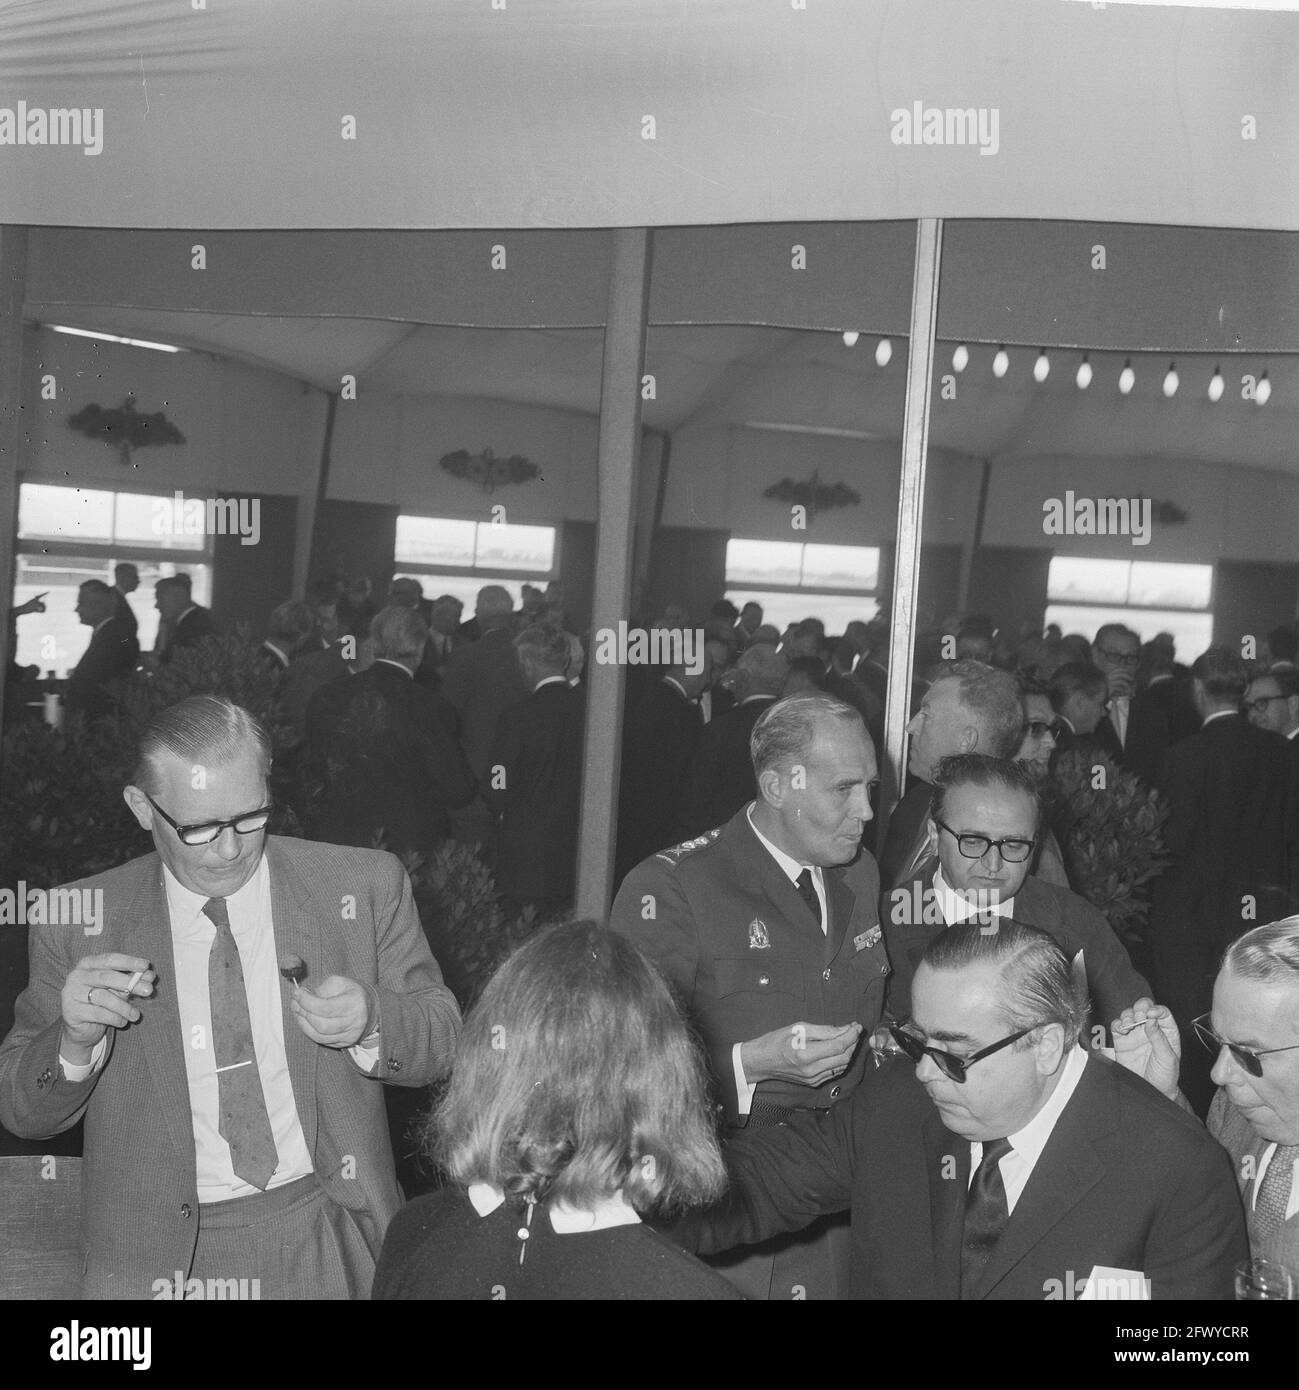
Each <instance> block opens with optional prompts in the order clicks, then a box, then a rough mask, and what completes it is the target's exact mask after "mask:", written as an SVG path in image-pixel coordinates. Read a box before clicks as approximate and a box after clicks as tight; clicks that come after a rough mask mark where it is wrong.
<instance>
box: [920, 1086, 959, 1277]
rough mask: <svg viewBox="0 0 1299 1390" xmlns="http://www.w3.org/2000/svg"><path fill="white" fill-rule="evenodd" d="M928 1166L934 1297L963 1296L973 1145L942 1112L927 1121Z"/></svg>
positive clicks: (926, 1153)
mask: <svg viewBox="0 0 1299 1390" xmlns="http://www.w3.org/2000/svg"><path fill="white" fill-rule="evenodd" d="M924 1144H925V1169H926V1171H927V1173H928V1176H929V1223H930V1232H931V1235H930V1243H931V1246H932V1248H933V1252H934V1297H935V1298H941V1299H958V1298H960V1296H961V1238H962V1236H963V1235H964V1227H965V1193H966V1190H967V1189H968V1187H969V1185H970V1145H969V1142H968V1141H967V1140H965V1139H962V1138H960V1137H959V1136H958V1135H955V1134H953V1133H952V1132H951V1130H949V1129H948V1128H947V1127H946V1126H945V1125H944V1124H943V1122H942V1120H941V1119H940V1118H939V1115H938V1112H937V1111H934V1112H933V1113H932V1114H930V1115H928V1116H926V1118H925V1122H924Z"/></svg>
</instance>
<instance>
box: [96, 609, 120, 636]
mask: <svg viewBox="0 0 1299 1390" xmlns="http://www.w3.org/2000/svg"><path fill="white" fill-rule="evenodd" d="M116 616H117V614H115V613H110V614H109V615H108V617H106V618H101V619H100V620H99V621H98V622H97V623H96V624H95V626H94V629H93V630H92V632H91V636H92V637H93V636H94V634H95V633H96V632H98V631H99V629H100V628H101V627H103V626H104V624H105V623H111V622H112V621H113V619H114V618H115V617H116Z"/></svg>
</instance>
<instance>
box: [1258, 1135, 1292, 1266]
mask: <svg viewBox="0 0 1299 1390" xmlns="http://www.w3.org/2000/svg"><path fill="white" fill-rule="evenodd" d="M1297 1155H1299V1144H1278V1145H1277V1147H1276V1148H1275V1149H1274V1150H1273V1151H1272V1159H1271V1161H1270V1162H1269V1163H1268V1165H1267V1172H1266V1173H1264V1174H1263V1181H1262V1182H1261V1183H1259V1186H1258V1195H1257V1197H1256V1198H1255V1200H1254V1211H1253V1214H1252V1218H1251V1221H1250V1232H1249V1237H1250V1246H1251V1248H1253V1249H1254V1250H1255V1252H1256V1253H1257V1250H1258V1249H1259V1248H1260V1247H1261V1246H1262V1245H1263V1243H1264V1242H1265V1241H1268V1240H1270V1239H1271V1238H1272V1236H1274V1235H1275V1234H1276V1233H1277V1232H1278V1231H1279V1230H1280V1229H1281V1227H1282V1225H1283V1224H1284V1222H1285V1209H1286V1207H1287V1206H1289V1204H1290V1185H1291V1183H1292V1182H1293V1180H1294V1164H1295V1157H1296V1156H1297Z"/></svg>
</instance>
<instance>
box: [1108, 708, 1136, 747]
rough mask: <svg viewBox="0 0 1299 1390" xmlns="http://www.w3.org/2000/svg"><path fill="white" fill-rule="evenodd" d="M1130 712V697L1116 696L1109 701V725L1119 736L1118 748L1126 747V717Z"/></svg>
mask: <svg viewBox="0 0 1299 1390" xmlns="http://www.w3.org/2000/svg"><path fill="white" fill-rule="evenodd" d="M1131 712H1132V697H1131V696H1130V695H1116V696H1115V697H1114V698H1113V699H1112V700H1111V701H1110V724H1111V725H1112V726H1113V728H1114V732H1115V733H1116V734H1117V735H1118V736H1119V747H1120V748H1126V747H1127V746H1128V715H1129V714H1130V713H1131Z"/></svg>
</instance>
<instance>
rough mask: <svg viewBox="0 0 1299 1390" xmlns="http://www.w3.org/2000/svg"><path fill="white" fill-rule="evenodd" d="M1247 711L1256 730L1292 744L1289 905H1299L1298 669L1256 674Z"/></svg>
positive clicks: (1274, 669) (1282, 668)
mask: <svg viewBox="0 0 1299 1390" xmlns="http://www.w3.org/2000/svg"><path fill="white" fill-rule="evenodd" d="M1245 713H1246V715H1247V716H1248V718H1249V722H1250V723H1251V724H1253V725H1254V727H1255V728H1256V729H1266V730H1267V731H1268V732H1270V733H1274V734H1280V735H1281V737H1282V738H1284V739H1285V740H1286V741H1287V743H1288V745H1289V749H1288V752H1289V767H1290V790H1289V792H1288V794H1287V798H1286V833H1285V839H1286V851H1287V856H1288V858H1289V879H1288V881H1287V888H1288V889H1289V895H1290V896H1289V900H1288V902H1287V904H1286V906H1287V907H1288V908H1299V671H1296V670H1295V668H1294V667H1293V666H1286V665H1279V666H1278V665H1274V666H1273V667H1272V668H1271V670H1269V671H1267V672H1265V673H1264V674H1262V675H1258V676H1255V677H1254V679H1253V680H1252V681H1250V683H1249V688H1248V689H1247V690H1246V691H1245Z"/></svg>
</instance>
